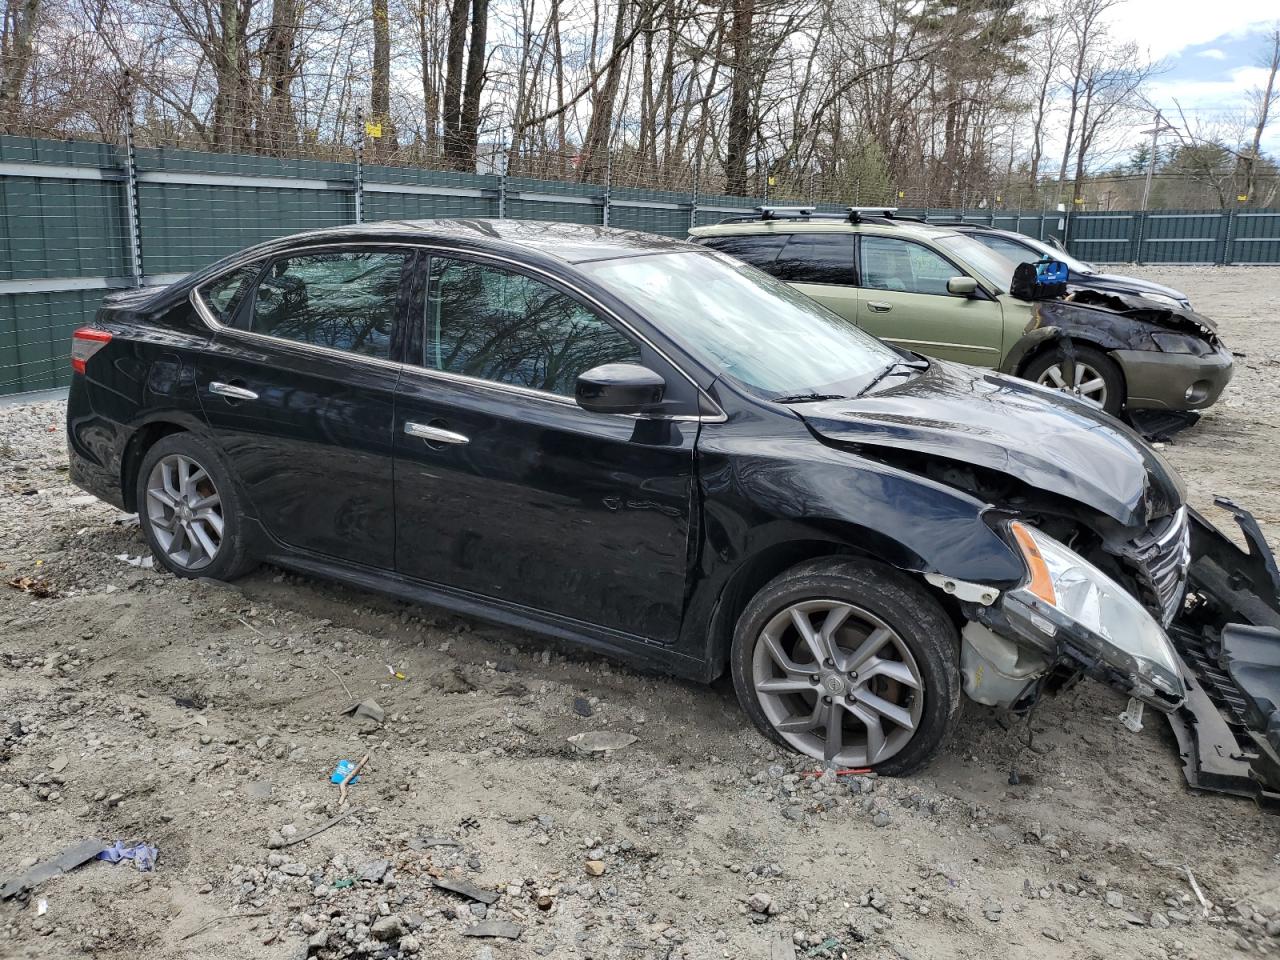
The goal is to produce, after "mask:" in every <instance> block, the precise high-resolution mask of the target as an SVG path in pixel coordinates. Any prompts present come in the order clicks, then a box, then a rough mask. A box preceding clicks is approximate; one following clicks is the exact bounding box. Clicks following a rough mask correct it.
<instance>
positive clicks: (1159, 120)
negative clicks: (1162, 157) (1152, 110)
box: [1141, 110, 1175, 210]
mask: <svg viewBox="0 0 1280 960" xmlns="http://www.w3.org/2000/svg"><path fill="white" fill-rule="evenodd" d="M1173 129H1175V128H1174V127H1173V126H1171V125H1170V124H1167V123H1165V122H1164V117H1162V116H1161V115H1160V111H1159V110H1157V111H1156V115H1155V121H1154V123H1153V124H1152V126H1151V129H1150V130H1143V131H1141V132H1142V133H1150V134H1151V156H1150V157H1148V158H1147V182H1146V183H1145V184H1143V187H1142V209H1143V210H1146V209H1147V202H1148V201H1149V200H1150V199H1151V178H1152V177H1154V176H1155V173H1156V150H1157V149H1158V147H1159V141H1160V134H1161V132H1162V131H1164V130H1173Z"/></svg>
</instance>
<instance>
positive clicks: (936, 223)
mask: <svg viewBox="0 0 1280 960" xmlns="http://www.w3.org/2000/svg"><path fill="white" fill-rule="evenodd" d="M929 226H931V227H968V228H969V229H971V230H999V229H1000V228H999V227H994V226H992V225H991V224H989V223H973V222H972V221H969V220H930V221H929Z"/></svg>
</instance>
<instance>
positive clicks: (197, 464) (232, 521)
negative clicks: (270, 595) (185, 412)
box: [137, 433, 253, 580]
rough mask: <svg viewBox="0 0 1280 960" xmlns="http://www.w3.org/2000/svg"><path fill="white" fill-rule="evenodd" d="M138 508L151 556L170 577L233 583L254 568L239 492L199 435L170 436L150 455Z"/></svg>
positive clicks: (142, 470)
mask: <svg viewBox="0 0 1280 960" xmlns="http://www.w3.org/2000/svg"><path fill="white" fill-rule="evenodd" d="M137 503H138V521H139V524H140V526H141V527H142V532H143V535H144V536H145V537H146V539H147V543H148V544H149V545H150V547H151V552H152V553H153V554H154V555H155V558H156V560H157V561H158V562H159V563H160V564H161V566H163V567H165V569H167V570H169V571H170V572H172V573H176V574H177V575H178V576H180V577H212V578H213V579H215V580H230V579H233V578H235V577H237V576H239V575H241V574H242V573H244V572H246V571H247V570H248V569H249V568H250V567H251V566H252V565H253V564H252V561H251V560H250V559H249V558H248V556H247V553H248V551H247V544H246V542H245V535H244V532H243V530H242V523H241V519H240V518H241V516H242V510H241V499H240V495H239V491H238V490H237V488H236V485H235V483H234V481H233V480H232V479H231V476H230V475H229V474H228V473H227V471H226V470H225V469H224V468H223V466H222V462H221V460H220V459H219V458H218V456H217V454H216V453H215V452H214V450H213V448H212V447H211V446H210V445H209V443H207V442H206V441H204V440H202V439H201V438H199V437H197V436H195V435H194V434H190V433H173V434H169V435H168V436H165V437H161V438H160V440H158V441H157V442H156V443H155V444H154V445H153V446H152V447H151V448H150V449H149V450H148V451H147V452H146V455H145V456H143V458H142V464H141V466H140V468H139V470H138V489H137Z"/></svg>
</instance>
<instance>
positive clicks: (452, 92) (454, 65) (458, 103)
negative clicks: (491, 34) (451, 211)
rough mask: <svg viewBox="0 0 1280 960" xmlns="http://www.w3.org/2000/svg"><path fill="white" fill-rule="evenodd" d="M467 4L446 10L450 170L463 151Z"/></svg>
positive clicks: (458, 2)
mask: <svg viewBox="0 0 1280 960" xmlns="http://www.w3.org/2000/svg"><path fill="white" fill-rule="evenodd" d="M470 9H471V5H470V3H469V2H468V0H453V6H452V7H451V8H450V10H449V48H448V52H447V53H446V58H445V60H446V62H445V75H444V155H445V160H446V161H447V162H448V164H449V165H450V166H453V167H456V166H458V165H459V157H460V156H461V154H462V147H461V144H460V143H459V139H458V138H459V135H460V133H461V130H462V61H463V57H464V56H465V54H466V52H467V14H468V12H469V11H470Z"/></svg>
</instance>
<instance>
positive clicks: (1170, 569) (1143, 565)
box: [1129, 507, 1191, 627]
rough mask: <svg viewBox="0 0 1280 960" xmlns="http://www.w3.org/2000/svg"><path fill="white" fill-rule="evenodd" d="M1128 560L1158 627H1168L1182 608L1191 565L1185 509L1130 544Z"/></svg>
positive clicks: (1189, 531)
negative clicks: (1157, 616)
mask: <svg viewBox="0 0 1280 960" xmlns="http://www.w3.org/2000/svg"><path fill="white" fill-rule="evenodd" d="M1129 546H1130V553H1129V556H1130V559H1131V561H1132V562H1133V564H1134V567H1135V568H1136V573H1137V578H1138V583H1139V585H1140V586H1141V587H1142V589H1143V592H1144V593H1145V594H1146V596H1145V597H1144V598H1143V599H1144V601H1145V602H1146V604H1147V606H1148V607H1150V608H1151V610H1152V612H1153V613H1158V614H1159V618H1160V623H1161V624H1163V625H1164V626H1166V627H1167V626H1168V625H1169V623H1170V622H1171V621H1172V620H1173V618H1174V615H1175V614H1177V612H1178V610H1179V608H1180V607H1181V605H1182V596H1183V593H1184V592H1185V590H1186V586H1187V566H1188V565H1189V564H1190V563H1191V529H1190V527H1189V526H1188V524H1187V508H1186V507H1183V508H1182V509H1180V510H1179V511H1178V512H1177V513H1175V514H1174V515H1173V516H1171V517H1169V518H1168V519H1167V520H1165V521H1164V522H1163V525H1162V526H1161V527H1153V528H1152V529H1151V530H1150V531H1148V533H1147V535H1146V536H1144V537H1141V538H1140V539H1138V540H1134V541H1132V542H1131V543H1130V545H1129Z"/></svg>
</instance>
